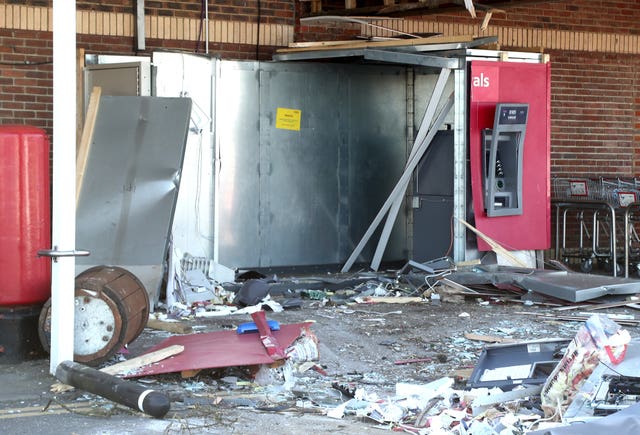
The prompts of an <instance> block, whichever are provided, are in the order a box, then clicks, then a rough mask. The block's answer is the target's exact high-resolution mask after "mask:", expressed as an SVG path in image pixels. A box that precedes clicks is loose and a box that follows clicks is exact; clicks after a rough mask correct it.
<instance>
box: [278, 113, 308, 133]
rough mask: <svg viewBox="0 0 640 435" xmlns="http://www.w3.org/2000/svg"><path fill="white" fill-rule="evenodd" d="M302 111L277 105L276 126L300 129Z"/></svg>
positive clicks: (286, 128) (285, 128)
mask: <svg viewBox="0 0 640 435" xmlns="http://www.w3.org/2000/svg"><path fill="white" fill-rule="evenodd" d="M301 114H302V112H301V111H300V110H298V109H285V108H284V107H278V110H277V111H276V128H282V129H284V130H295V131H300V116H301Z"/></svg>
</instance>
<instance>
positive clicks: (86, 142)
mask: <svg viewBox="0 0 640 435" xmlns="http://www.w3.org/2000/svg"><path fill="white" fill-rule="evenodd" d="M101 92H102V89H101V88H100V87H98V86H96V87H94V88H93V90H92V91H91V97H89V105H88V106H87V115H86V117H85V119H84V127H83V128H82V137H81V138H80V144H79V145H78V156H77V158H76V207H77V206H78V200H79V199H80V189H81V187H82V180H83V178H84V170H85V168H86V167H87V159H88V158H89V150H90V149H91V140H92V139H93V130H94V128H95V126H96V118H97V116H98V108H99V106H100V94H101Z"/></svg>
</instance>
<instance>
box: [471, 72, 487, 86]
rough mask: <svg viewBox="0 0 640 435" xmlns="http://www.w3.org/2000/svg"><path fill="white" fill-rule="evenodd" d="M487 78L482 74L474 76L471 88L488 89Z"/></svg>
mask: <svg viewBox="0 0 640 435" xmlns="http://www.w3.org/2000/svg"><path fill="white" fill-rule="evenodd" d="M489 85H490V84H489V77H486V76H485V75H484V73H480V76H479V77H478V76H476V77H474V78H473V87H474V88H488V87H489Z"/></svg>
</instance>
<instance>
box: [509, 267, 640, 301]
mask: <svg viewBox="0 0 640 435" xmlns="http://www.w3.org/2000/svg"><path fill="white" fill-rule="evenodd" d="M518 282H519V285H520V286H522V287H523V288H525V289H527V290H530V291H534V292H537V293H542V294H545V295H549V296H554V297H557V298H560V299H564V300H566V301H570V302H583V301H587V300H589V299H594V298H597V297H600V296H605V295H629V294H636V293H638V292H640V281H636V280H632V279H628V278H616V277H611V276H601V275H588V274H581V273H570V272H564V271H562V272H553V273H541V274H533V275H531V276H526V277H522V278H520V279H518Z"/></svg>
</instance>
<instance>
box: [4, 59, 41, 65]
mask: <svg viewBox="0 0 640 435" xmlns="http://www.w3.org/2000/svg"><path fill="white" fill-rule="evenodd" d="M0 65H2V66H39V65H53V61H52V60H43V61H41V62H30V61H28V60H25V61H24V62H2V61H0Z"/></svg>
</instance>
